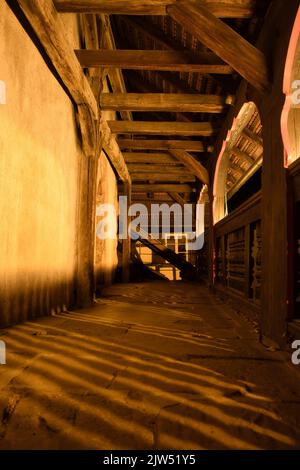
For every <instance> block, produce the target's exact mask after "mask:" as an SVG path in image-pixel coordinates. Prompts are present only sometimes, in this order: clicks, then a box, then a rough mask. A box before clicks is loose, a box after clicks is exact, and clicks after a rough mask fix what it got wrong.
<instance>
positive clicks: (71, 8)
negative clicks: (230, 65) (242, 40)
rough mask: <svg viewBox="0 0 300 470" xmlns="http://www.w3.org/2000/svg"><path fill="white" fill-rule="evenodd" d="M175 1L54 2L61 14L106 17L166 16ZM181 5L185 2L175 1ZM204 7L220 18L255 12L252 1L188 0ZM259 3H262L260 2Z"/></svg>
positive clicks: (249, 16)
mask: <svg viewBox="0 0 300 470" xmlns="http://www.w3.org/2000/svg"><path fill="white" fill-rule="evenodd" d="M175 1H176V0H54V3H55V6H56V8H57V10H58V11H59V12H62V13H105V14H108V15H166V13H167V12H166V7H167V6H168V5H172V4H173V3H175ZM177 1H180V3H182V4H183V5H184V4H185V3H187V0H177ZM189 1H196V2H197V3H198V4H201V5H204V6H206V7H207V8H208V9H209V10H210V11H211V12H212V13H213V14H214V15H216V16H219V17H220V18H252V16H253V15H254V13H255V12H257V2H255V1H253V0H240V1H239V2H237V1H236V0H226V1H224V0H221V1H218V0H189ZM260 3H264V2H262V1H261V0H260Z"/></svg>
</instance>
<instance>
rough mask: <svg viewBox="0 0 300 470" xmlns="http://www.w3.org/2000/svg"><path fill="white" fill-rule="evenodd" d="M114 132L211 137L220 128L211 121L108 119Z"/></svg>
mask: <svg viewBox="0 0 300 470" xmlns="http://www.w3.org/2000/svg"><path fill="white" fill-rule="evenodd" d="M107 122H108V125H109V127H110V129H111V131H112V133H113V134H134V135H139V134H140V135H174V136H179V135H186V136H203V137H210V136H212V135H214V134H215V133H216V132H217V130H218V128H217V126H215V125H214V124H213V123H211V122H163V121H162V122H156V121H155V122H152V121H107Z"/></svg>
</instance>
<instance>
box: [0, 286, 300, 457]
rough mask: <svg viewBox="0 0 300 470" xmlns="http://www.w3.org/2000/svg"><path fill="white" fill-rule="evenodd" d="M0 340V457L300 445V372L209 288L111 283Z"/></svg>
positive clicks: (7, 334) (291, 446) (287, 357)
mask: <svg viewBox="0 0 300 470" xmlns="http://www.w3.org/2000/svg"><path fill="white" fill-rule="evenodd" d="M0 335H1V336H0V338H1V339H2V340H4V341H5V342H6V345H7V365H6V366H0V389H1V392H0V394H1V395H0V449H165V448H172V449H238V448H239V449H288V448H298V449H299V448H300V429H299V423H300V374H299V371H298V370H297V371H296V369H295V368H296V366H293V365H292V364H291V362H290V359H289V356H288V354H285V353H281V352H276V351H270V350H267V349H265V348H264V347H263V346H261V345H260V344H259V343H258V340H257V334H256V332H255V331H254V328H253V325H251V324H250V323H247V321H246V320H244V319H242V318H241V317H240V316H239V315H237V314H236V313H235V312H234V311H232V310H231V309H230V308H229V307H228V306H225V305H224V304H222V303H221V302H220V301H219V300H218V299H216V298H215V297H214V296H211V295H210V294H209V293H208V292H207V290H206V289H205V287H199V286H197V285H196V284H184V283H181V282H177V283H168V282H160V281H159V282H154V283H147V284H130V285H129V286H128V285H116V286H113V287H111V288H109V289H106V291H105V292H104V296H103V297H102V298H101V299H100V300H99V301H98V302H97V303H96V304H95V306H94V308H91V309H87V310H81V311H78V312H70V313H63V314H61V315H58V316H55V317H50V318H43V319H39V320H36V321H31V322H27V323H25V324H22V325H19V326H16V327H14V328H11V329H7V330H2V331H1V330H0ZM299 367H300V366H299Z"/></svg>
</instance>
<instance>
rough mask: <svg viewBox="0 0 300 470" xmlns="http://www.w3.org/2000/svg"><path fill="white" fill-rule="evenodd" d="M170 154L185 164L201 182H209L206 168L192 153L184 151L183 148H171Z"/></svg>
mask: <svg viewBox="0 0 300 470" xmlns="http://www.w3.org/2000/svg"><path fill="white" fill-rule="evenodd" d="M170 153H171V155H172V156H174V157H175V158H177V160H178V161H179V162H180V163H182V164H183V165H185V167H186V168H188V169H189V170H190V171H191V172H192V173H193V175H195V176H196V177H197V178H198V179H199V180H200V181H201V182H202V183H203V184H207V185H208V184H209V175H208V171H207V169H206V168H205V167H204V166H203V165H202V164H201V163H200V162H198V161H197V160H196V159H195V158H194V157H193V155H191V154H189V153H188V152H185V151H184V150H172V151H171V152H170Z"/></svg>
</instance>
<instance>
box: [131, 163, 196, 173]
mask: <svg viewBox="0 0 300 470" xmlns="http://www.w3.org/2000/svg"><path fill="white" fill-rule="evenodd" d="M172 163H173V161H172ZM172 163H171V165H170V164H169V163H168V162H166V163H163V162H161V161H160V160H156V163H155V164H153V163H151V164H149V163H130V164H127V167H128V170H129V173H130V174H133V173H148V174H151V173H155V174H158V173H164V174H166V170H167V172H168V175H169V174H170V175H173V174H175V175H179V174H182V173H183V174H184V172H185V173H186V174H187V173H189V172H187V170H186V168H185V167H183V166H182V165H180V166H179V162H177V164H178V166H175V165H173V166H172Z"/></svg>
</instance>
